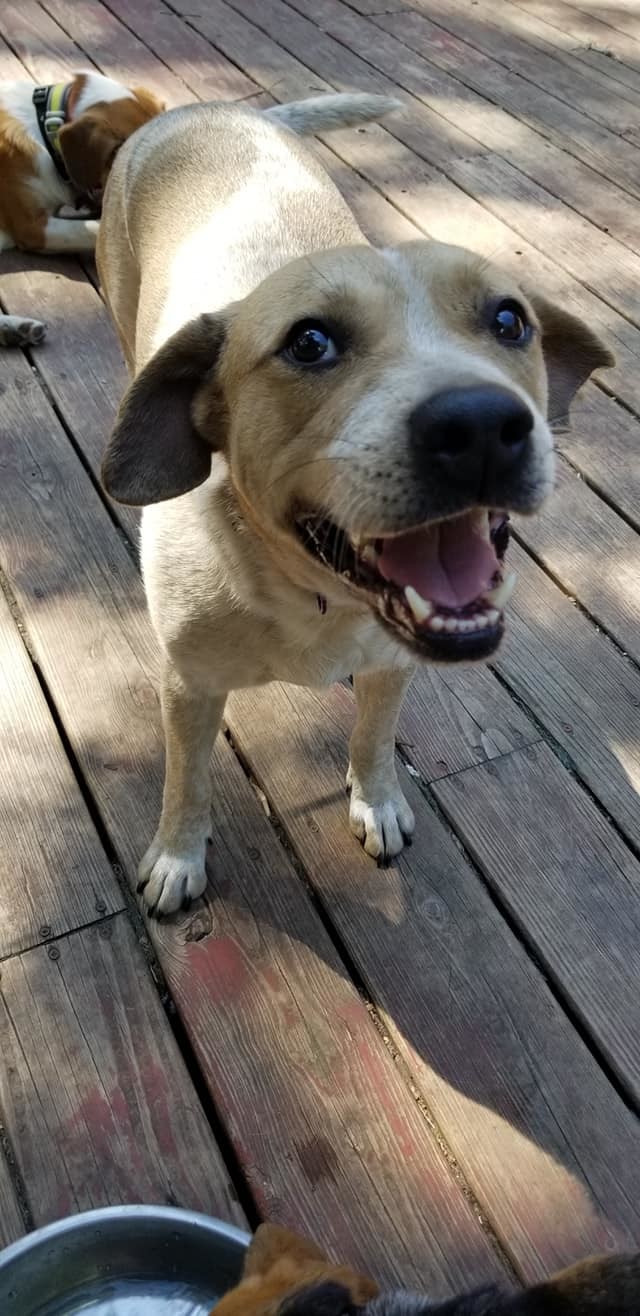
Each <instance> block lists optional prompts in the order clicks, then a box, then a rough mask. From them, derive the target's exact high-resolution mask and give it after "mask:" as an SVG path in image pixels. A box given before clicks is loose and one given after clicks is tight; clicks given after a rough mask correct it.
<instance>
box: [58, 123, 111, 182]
mask: <svg viewBox="0 0 640 1316" xmlns="http://www.w3.org/2000/svg"><path fill="white" fill-rule="evenodd" d="M58 143H59V146H60V153H61V155H62V158H63V160H64V163H65V165H66V169H67V173H68V174H69V177H70V178H71V179H72V180H73V182H74V183H75V184H76V186H77V187H78V188H79V189H80V190H81V191H82V192H97V191H99V189H100V188H101V187H103V186H104V182H105V179H106V176H107V174H108V172H109V168H110V166H111V162H112V160H113V157H114V155H115V153H116V151H117V150H118V147H119V146H121V145H122V138H121V137H119V136H118V134H117V133H115V132H114V131H113V130H112V128H111V127H110V125H109V123H108V122H107V121H106V120H105V119H104V118H103V116H102V115H100V116H94V115H92V114H91V112H90V111H87V112H86V113H85V114H81V115H80V117H79V118H78V119H74V120H73V121H72V122H71V123H66V124H65V125H64V127H63V128H61V129H60V135H59V137H58Z"/></svg>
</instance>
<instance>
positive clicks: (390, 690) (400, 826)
mask: <svg viewBox="0 0 640 1316" xmlns="http://www.w3.org/2000/svg"><path fill="white" fill-rule="evenodd" d="M412 675H413V670H412V669H411V668H407V667H401V668H393V669H389V670H386V671H378V672H360V673H359V674H358V675H357V676H355V677H354V687H355V692H356V702H357V709H358V714H357V718H356V725H355V727H354V729H353V735H352V736H351V743H350V745H349V753H350V762H349V771H348V773H347V786H348V788H349V789H350V791H351V803H350V808H349V826H350V827H351V831H352V832H353V833H354V835H355V836H357V837H358V839H359V840H360V841H362V844H363V846H364V848H365V850H366V852H367V854H370V855H372V856H373V858H374V859H377V860H378V861H379V862H381V863H382V862H384V860H385V859H391V858H393V856H394V855H396V854H399V853H400V851H401V850H402V848H403V846H404V844H405V842H406V841H408V839H409V837H410V836H411V835H412V833H413V830H414V827H415V819H414V816H413V812H412V810H411V808H410V807H409V805H408V804H407V801H406V800H405V798H404V795H403V794H402V791H401V789H400V785H399V783H398V777H397V774H396V763H395V735H396V727H397V724H398V716H399V713H400V708H401V706H402V700H403V699H404V696H405V692H406V690H407V686H408V685H409V682H410V680H411V677H412Z"/></svg>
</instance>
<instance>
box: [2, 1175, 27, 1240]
mask: <svg viewBox="0 0 640 1316" xmlns="http://www.w3.org/2000/svg"><path fill="white" fill-rule="evenodd" d="M24 1232H25V1229H24V1220H23V1218H22V1212H21V1210H20V1205H19V1203H18V1198H17V1196H16V1193H15V1189H14V1187H13V1183H12V1182H11V1176H10V1174H9V1170H8V1167H7V1163H6V1161H5V1159H4V1156H1V1157H0V1248H2V1247H7V1246H8V1245H9V1243H13V1242H14V1241H15V1239H16V1238H20V1237H21V1236H22V1234H24Z"/></svg>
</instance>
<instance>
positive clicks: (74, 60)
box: [0, 0, 91, 82]
mask: <svg viewBox="0 0 640 1316" xmlns="http://www.w3.org/2000/svg"><path fill="white" fill-rule="evenodd" d="M0 32H2V34H3V36H5V37H6V39H7V41H8V43H9V45H10V46H11V49H12V50H14V51H15V53H16V55H17V56H18V58H19V59H20V60H21V61H22V63H23V64H24V67H25V69H26V70H27V74H28V75H29V76H31V77H32V78H33V80H34V82H57V81H58V79H60V78H65V77H70V78H72V77H73V75H74V73H77V72H78V71H79V70H82V69H86V68H87V57H86V55H85V53H84V51H83V50H82V48H81V47H80V46H79V45H78V44H77V43H76V41H75V40H74V39H73V37H72V36H71V35H70V34H69V33H68V32H63V31H62V28H61V27H59V25H58V24H57V23H56V22H54V20H53V19H52V18H51V17H50V15H49V14H48V13H47V12H46V10H44V9H43V8H42V6H41V5H39V4H37V3H36V0H19V3H17V0H4V3H3V4H2V6H1V7H0ZM90 65H91V61H89V66H90ZM22 76H23V77H24V76H25V73H24V71H23V74H22Z"/></svg>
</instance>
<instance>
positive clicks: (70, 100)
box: [0, 72, 164, 346]
mask: <svg viewBox="0 0 640 1316" xmlns="http://www.w3.org/2000/svg"><path fill="white" fill-rule="evenodd" d="M163 109H164V106H163V105H162V104H161V103H160V101H158V100H157V99H156V97H155V96H153V95H152V94H151V92H150V91H145V90H144V88H141V87H137V88H135V90H133V91H129V90H128V88H127V87H122V86H121V85H120V83H118V82H113V81H112V79H111V78H105V77H103V76H102V74H100V73H95V72H92V73H78V74H76V76H75V77H74V78H73V79H72V80H71V81H70V82H68V83H65V82H60V83H55V84H53V85H52V86H49V87H39V88H36V89H34V87H33V85H32V84H31V83H30V82H5V83H2V84H0V251H6V250H7V249H8V248H11V247H21V248H22V249H23V250H24V251H38V252H67V253H68V252H81V251H93V248H94V247H95V241H96V233H97V228H98V225H97V221H96V220H95V219H92V218H87V217H86V216H85V215H81V214H80V213H79V212H76V215H75V216H74V214H73V213H72V214H71V216H70V217H69V218H66V219H63V218H60V216H59V212H60V211H61V210H62V209H63V208H64V207H67V208H69V207H70V208H71V210H72V212H73V210H74V208H75V206H76V203H77V201H78V200H79V198H81V197H83V198H91V200H92V203H93V208H94V209H95V208H97V206H98V203H99V199H100V196H101V194H102V191H103V188H104V185H105V182H106V179H107V175H108V172H109V169H110V168H111V165H112V163H113V160H114V157H115V154H116V152H117V150H118V148H119V147H120V146H121V145H122V143H123V142H124V141H126V139H127V138H128V137H130V136H131V134H132V133H133V132H135V130H136V128H139V127H140V126H141V125H142V124H143V123H147V122H148V120H149V119H150V118H152V117H153V116H154V115H156V114H159V113H160V111H161V110H163ZM43 337H44V325H42V324H41V323H40V322H39V321H37V320H24V319H22V318H20V317H17V316H0V344H2V345H3V346H9V345H20V344H26V343H36V342H39V341H40V340H41V339H42V338H43Z"/></svg>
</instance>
